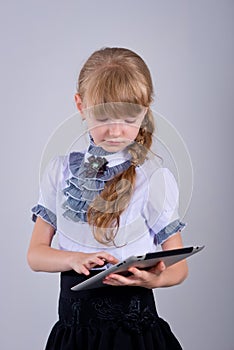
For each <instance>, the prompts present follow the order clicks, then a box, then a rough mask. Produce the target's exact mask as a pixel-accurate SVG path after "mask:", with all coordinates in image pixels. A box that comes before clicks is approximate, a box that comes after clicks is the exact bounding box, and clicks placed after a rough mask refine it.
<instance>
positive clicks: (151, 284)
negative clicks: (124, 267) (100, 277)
mask: <svg viewBox="0 0 234 350" xmlns="http://www.w3.org/2000/svg"><path fill="white" fill-rule="evenodd" d="M165 269H166V266H165V264H164V263H163V261H160V262H159V263H158V264H157V265H156V266H155V267H153V268H151V269H150V270H148V271H146V270H139V269H137V268H136V267H130V268H129V269H128V271H129V272H131V273H132V275H131V276H129V277H125V276H122V275H119V274H113V273H112V274H110V275H108V276H107V277H106V278H105V279H104V281H103V283H104V284H106V285H111V286H139V287H145V288H148V289H152V288H157V287H160V286H161V277H160V276H161V274H162V272H163V271H164V270H165Z"/></svg>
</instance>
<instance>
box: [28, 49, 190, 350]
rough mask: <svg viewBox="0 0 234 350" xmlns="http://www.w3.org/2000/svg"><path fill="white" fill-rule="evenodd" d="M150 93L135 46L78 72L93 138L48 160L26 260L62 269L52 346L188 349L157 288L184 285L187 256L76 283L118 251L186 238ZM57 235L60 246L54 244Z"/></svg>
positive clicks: (79, 101)
mask: <svg viewBox="0 0 234 350" xmlns="http://www.w3.org/2000/svg"><path fill="white" fill-rule="evenodd" d="M152 95H153V87H152V81H151V76H150V72H149V70H148V68H147V66H146V64H145V62H144V61H143V60H142V58H141V57H139V56H138V55H137V54H136V53H134V52H132V51H130V50H128V49H124V48H104V49H101V50H99V51H96V52H94V53H93V54H92V55H91V57H90V58H89V59H88V60H87V62H86V63H85V64H84V66H83V68H82V70H81V72H80V75H79V80H78V91H77V94H76V95H75V102H76V106H77V108H78V110H79V112H80V114H81V116H82V118H83V119H85V120H86V122H87V125H88V130H89V135H90V145H89V147H88V149H87V150H86V151H85V152H71V153H70V154H68V155H66V156H63V157H57V158H55V159H54V160H52V161H51V162H50V164H49V166H48V167H47V169H46V171H45V174H44V176H43V180H42V183H41V189H40V199H39V202H38V204H37V205H36V206H35V207H34V208H33V209H32V212H33V219H34V221H35V226H34V230H33V234H32V238H31V242H30V246H29V250H28V262H29V265H30V267H31V268H32V269H33V270H35V271H48V272H61V291H60V298H59V321H58V322H57V323H56V324H55V326H54V327H53V329H52V331H51V334H50V336H49V339H48V342H47V345H46V349H47V350H51V349H53V350H59V349H61V350H72V349H82V350H88V349H92V350H112V349H113V350H119V349H129V350H130V349H134V350H143V349H144V350H153V349H165V350H166V349H170V350H172V349H181V346H180V344H179V342H178V340H177V339H176V338H175V336H174V335H173V333H172V332H171V330H170V327H169V325H168V324H167V323H166V322H165V321H164V320H163V319H162V318H160V317H159V316H158V314H157V311H156V307H155V302H154V297H153V291H152V289H153V288H159V287H168V286H173V285H176V284H179V283H181V282H182V281H183V280H184V279H185V278H186V276H187V265H186V261H182V262H179V263H177V264H175V265H174V266H171V267H169V268H166V267H165V265H164V264H163V262H160V263H159V264H157V266H155V267H154V268H152V269H151V270H149V271H143V270H138V269H137V268H134V267H132V268H129V272H130V273H131V274H130V276H128V277H127V276H121V275H118V274H112V275H109V276H108V277H106V278H105V280H104V281H103V282H104V284H105V287H104V288H97V289H91V290H86V291H80V292H74V291H71V287H72V286H74V285H75V284H77V283H78V282H81V281H83V280H85V279H86V278H87V276H93V275H94V274H96V273H97V272H98V269H105V268H107V267H108V264H115V263H117V262H118V261H119V260H120V259H121V260H122V259H124V258H127V257H128V256H130V255H142V254H144V253H146V252H150V251H151V252H152V251H155V250H156V247H157V245H161V246H162V249H173V248H180V247H182V246H183V244H182V239H181V234H180V231H181V229H182V228H183V227H184V224H183V223H181V222H180V220H179V216H178V188H177V184H176V182H175V179H174V177H173V175H172V174H171V173H170V171H169V170H168V169H166V168H160V167H159V166H158V164H157V161H156V159H157V158H156V157H155V156H154V155H153V153H152V152H150V147H151V144H152V134H153V132H154V123H153V116H152V112H151V110H150V104H151V102H152ZM55 233H56V234H57V235H58V241H59V249H55V248H52V247H51V242H52V239H53V236H54V234H55Z"/></svg>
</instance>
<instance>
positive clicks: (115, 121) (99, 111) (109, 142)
mask: <svg viewBox="0 0 234 350" xmlns="http://www.w3.org/2000/svg"><path fill="white" fill-rule="evenodd" d="M106 105H109V106H107V107H106ZM110 105H111V106H110ZM103 106H104V105H102V106H101V107H100V106H94V107H92V108H87V109H85V108H81V109H80V108H78V109H79V110H80V112H81V114H82V117H83V118H84V119H85V120H86V122H87V126H88V130H89V133H90V135H91V136H92V138H93V140H94V143H95V144H96V145H98V146H101V147H102V148H103V149H104V150H106V151H107V152H118V151H121V150H123V149H124V148H125V147H127V146H128V145H129V144H131V143H132V142H133V141H134V140H135V139H136V137H137V135H138V132H139V129H140V126H141V124H142V121H143V119H144V116H145V114H146V111H147V108H146V107H141V106H139V105H138V106H136V105H132V106H131V104H121V105H120V104H119V103H111V104H105V106H104V107H103ZM108 107H110V108H108Z"/></svg>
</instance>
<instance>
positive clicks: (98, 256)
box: [69, 252, 118, 276]
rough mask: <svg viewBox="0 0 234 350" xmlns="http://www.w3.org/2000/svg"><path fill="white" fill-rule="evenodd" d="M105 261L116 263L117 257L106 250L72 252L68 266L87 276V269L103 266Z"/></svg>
mask: <svg viewBox="0 0 234 350" xmlns="http://www.w3.org/2000/svg"><path fill="white" fill-rule="evenodd" d="M106 263H111V264H117V263H118V259H116V258H115V257H114V256H112V255H110V254H108V253H106V252H97V253H82V252H78V253H76V252H72V253H71V257H70V263H69V265H70V267H71V269H72V270H75V271H76V272H77V273H80V274H81V273H83V274H84V275H86V276H88V275H89V274H90V272H89V270H90V269H92V268H93V267H95V266H103V265H104V264H106Z"/></svg>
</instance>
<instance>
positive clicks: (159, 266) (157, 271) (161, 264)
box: [150, 261, 166, 276]
mask: <svg viewBox="0 0 234 350" xmlns="http://www.w3.org/2000/svg"><path fill="white" fill-rule="evenodd" d="M165 269H166V265H165V264H164V262H163V261H160V262H159V263H158V264H157V265H156V266H154V267H153V268H152V269H150V272H153V273H154V274H155V275H157V276H159V275H161V273H162V272H163V271H164V270H165Z"/></svg>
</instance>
